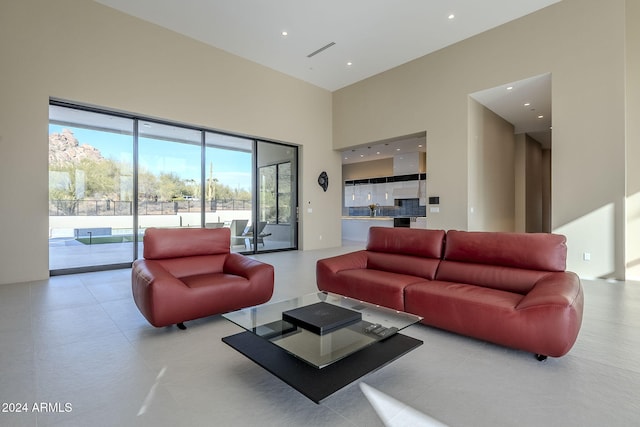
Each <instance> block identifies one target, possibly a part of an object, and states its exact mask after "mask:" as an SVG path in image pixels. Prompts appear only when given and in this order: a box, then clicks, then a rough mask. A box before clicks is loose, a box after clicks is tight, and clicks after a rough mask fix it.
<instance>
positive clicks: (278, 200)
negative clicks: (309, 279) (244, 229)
mask: <svg viewBox="0 0 640 427" xmlns="http://www.w3.org/2000/svg"><path fill="white" fill-rule="evenodd" d="M256 151H257V170H258V179H257V185H256V187H257V191H256V194H257V198H258V209H257V211H258V221H257V224H258V229H257V230H256V232H255V236H253V241H254V242H255V243H256V244H255V245H254V249H255V250H256V251H262V250H274V249H295V248H297V232H298V227H297V225H298V218H297V217H298V215H297V213H298V212H297V206H298V202H297V191H296V189H297V176H298V174H297V170H298V166H297V158H298V153H297V148H296V147H293V146H290V145H284V144H277V143H272V142H264V141H258V143H257V148H256Z"/></svg>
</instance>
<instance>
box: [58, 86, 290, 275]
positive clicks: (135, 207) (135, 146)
mask: <svg viewBox="0 0 640 427" xmlns="http://www.w3.org/2000/svg"><path fill="white" fill-rule="evenodd" d="M49 105H50V106H59V107H65V108H69V109H73V110H79V111H85V112H89V113H96V114H104V115H110V116H113V117H119V118H125V119H129V120H131V121H132V139H133V142H132V152H133V162H132V163H133V179H132V182H133V191H132V193H133V195H132V197H133V203H132V215H133V220H132V227H133V230H134V232H133V253H132V260H131V261H130V262H129V261H127V262H124V263H118V264H98V265H91V266H86V267H70V268H59V269H51V268H50V269H49V274H50V275H51V276H55V275H62V274H74V273H83V272H90V271H103V270H113V269H122V268H129V267H131V265H132V263H133V261H135V260H136V259H138V258H140V257H141V255H140V250H139V248H140V244H141V242H140V240H141V239H140V236H139V233H138V231H139V226H140V220H139V215H140V209H139V201H138V196H139V184H140V180H139V166H140V159H139V138H140V133H139V125H140V122H141V121H145V122H152V123H158V124H161V125H167V126H176V127H181V128H185V129H191V130H197V131H199V132H200V133H201V157H200V170H201V174H200V175H201V183H200V194H201V197H200V209H201V215H200V227H205V222H206V221H205V215H206V209H205V203H206V201H205V192H206V186H205V182H206V155H205V152H206V147H207V145H206V134H207V133H208V132H210V133H214V134H219V135H226V136H230V137H234V138H245V139H247V140H250V141H252V147H253V152H252V178H253V179H252V180H251V182H252V184H253V188H252V189H251V193H252V209H251V210H252V212H251V214H252V217H253V218H255V219H256V220H257V218H259V188H260V187H259V182H258V180H259V173H258V166H257V165H258V150H259V145H260V143H268V144H276V145H281V146H283V147H287V148H290V149H292V150H293V155H292V157H291V159H292V168H291V173H292V174H295V180H293V182H295V188H292V189H291V197H292V199H295V200H292V203H291V227H292V229H291V233H292V236H291V237H292V240H291V241H292V244H291V245H290V246H289V247H280V248H274V249H258V245H257V244H254V245H252V246H253V247H252V248H250V250H247V251H240V253H243V254H257V253H267V252H280V251H288V250H298V248H299V242H298V236H299V235H298V233H299V231H298V230H299V227H298V226H299V217H298V200H299V189H300V185H299V182H300V180H299V166H298V165H299V163H300V160H299V153H300V150H299V147H298V146H297V145H294V144H287V143H283V142H278V141H270V140H268V139H265V138H259V139H258V138H255V137H253V138H252V137H247V136H243V135H236V134H233V133H229V132H222V131H219V130H215V129H208V128H204V127H200V126H191V125H188V124H184V123H177V122H171V121H167V120H159V119H155V118H150V117H146V116H143V115H138V114H130V113H126V112H120V111H113V110H109V109H106V108H100V107H94V106H87V105H82V104H78V103H74V102H69V101H66V100H62V99H57V98H50V99H49ZM253 230H254V235H253V241H254V242H257V239H258V233H257V229H256V227H254V229H253Z"/></svg>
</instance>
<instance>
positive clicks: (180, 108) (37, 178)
mask: <svg viewBox="0 0 640 427" xmlns="http://www.w3.org/2000/svg"><path fill="white" fill-rule="evenodd" d="M0 58H2V60H1V61H2V78H1V79H0V144H1V147H2V156H0V179H1V180H2V183H3V184H2V193H1V195H2V200H3V202H2V203H1V204H0V206H1V207H0V217H1V218H2V221H0V235H1V236H2V243H0V283H9V282H20V281H27V280H34V279H42V278H45V277H47V276H48V244H47V242H48V240H47V239H48V233H47V228H48V217H47V199H48V188H47V183H48V174H47V169H48V165H47V158H48V157H47V153H48V138H47V136H48V135H47V134H48V130H47V127H48V102H49V97H55V98H61V99H65V100H70V101H74V102H78V103H84V104H89V105H96V106H100V107H106V108H110V109H115V110H122V111H127V112H133V113H137V114H143V115H147V116H151V117H156V118H161V119H166V120H170V121H176V122H183V123H187V124H194V125H199V126H204V127H207V128H212V129H219V130H224V131H229V132H236V133H240V134H244V135H250V136H258V137H263V138H268V139H272V140H278V141H284V142H288V143H294V144H299V145H300V146H301V164H300V174H301V177H300V182H301V184H302V189H301V194H300V205H301V206H304V208H303V209H301V224H300V231H301V245H302V248H304V249H314V248H319V247H330V246H339V245H340V215H339V212H340V207H341V194H342V190H341V187H342V185H340V184H339V183H340V182H341V181H342V178H341V162H340V157H339V155H338V154H337V153H336V152H334V151H333V150H332V149H331V138H332V134H331V128H332V116H331V108H332V106H331V93H330V92H328V91H325V90H323V89H319V88H317V87H315V86H312V85H310V84H307V83H304V82H302V81H300V80H296V79H293V78H291V77H288V76H285V75H283V74H280V73H278V72H275V71H273V70H270V69H268V68H265V67H262V66H260V65H257V64H255V63H251V62H249V61H246V60H243V59H240V58H238V57H235V56H233V55H230V54H228V53H225V52H223V51H220V50H217V49H214V48H211V47H208V46H206V45H204V44H202V43H199V42H196V41H194V40H191V39H189V38H186V37H183V36H180V35H177V34H176V33H173V32H171V31H168V30H165V29H162V28H160V27H158V26H155V25H152V24H149V23H146V22H143V21H140V20H138V19H135V18H132V17H129V16H127V15H124V14H122V13H119V12H117V11H115V10H113V9H110V8H106V7H104V6H102V5H100V4H98V3H95V2H92V1H84V0H60V1H55V2H51V1H48V0H21V1H17V2H8V1H3V2H1V3H0ZM323 170H326V171H327V173H328V174H329V177H330V178H332V179H333V181H332V182H333V183H334V185H330V186H329V189H328V191H327V192H326V193H324V192H323V191H322V189H321V188H320V187H319V186H318V184H317V183H316V180H317V177H318V175H319V174H320V172H322V171H323ZM308 208H311V212H309V210H308ZM321 234H322V240H320V235H321Z"/></svg>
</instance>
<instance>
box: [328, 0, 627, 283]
mask: <svg viewBox="0 0 640 427" xmlns="http://www.w3.org/2000/svg"><path fill="white" fill-rule="evenodd" d="M630 1H631V0H630ZM625 6H626V2H625V0H612V1H608V2H602V1H599V0H564V1H562V2H560V3H557V4H554V5H552V6H550V7H548V8H545V9H543V10H541V11H539V12H536V13H533V14H531V15H528V16H526V17H524V18H522V19H518V20H516V21H513V22H510V23H508V24H505V25H503V26H500V27H498V28H496V29H494V30H491V31H487V32H485V33H483V34H480V35H478V36H475V37H472V38H470V39H467V40H465V41H463V42H461V43H458V44H456V45H453V46H451V47H448V48H446V49H443V50H440V51H438V52H435V53H433V54H431V55H427V56H424V57H422V58H419V59H416V60H414V61H412V62H409V63H407V64H405V65H402V66H400V67H397V68H395V69H393V70H390V71H388V72H385V73H383V74H380V75H378V76H374V77H371V78H369V79H367V80H364V81H362V82H359V83H356V84H354V85H352V86H349V87H346V88H344V89H342V90H340V91H337V92H335V93H334V96H333V119H334V123H333V135H334V139H333V144H334V147H335V148H336V149H344V148H347V147H349V146H352V145H359V144H362V143H365V142H367V141H376V140H381V139H387V138H392V137H394V136H397V135H406V134H410V133H414V132H417V131H420V130H426V131H427V134H428V135H429V138H428V143H429V145H428V150H429V156H428V159H427V163H428V166H427V167H428V170H429V193H430V194H438V195H439V196H440V197H441V199H440V200H441V204H440V213H439V214H432V215H431V216H430V219H429V227H431V228H444V229H452V228H457V229H465V228H467V224H468V220H469V204H468V201H469V197H470V195H471V192H470V189H469V188H468V182H469V176H468V168H467V165H468V164H469V159H468V156H469V151H468V147H467V145H468V144H467V140H468V134H469V129H468V117H467V115H468V108H467V97H468V94H470V93H474V92H476V91H479V90H482V89H487V88H492V87H495V86H498V85H500V84H505V83H508V82H514V81H517V80H520V79H523V78H527V77H530V76H535V75H539V74H542V73H546V72H550V73H552V76H553V88H552V111H553V118H552V122H553V157H552V182H553V187H552V197H551V198H552V228H553V230H555V231H558V232H562V233H565V234H566V235H567V238H568V247H569V253H568V263H567V265H568V268H569V269H571V270H573V271H576V272H578V273H579V274H584V275H589V276H597V277H617V278H623V277H624V275H625V255H624V251H625V244H624V236H625V215H624V206H625V53H626V52H625ZM629 9H633V10H635V9H637V6H636V5H634V6H633V7H631V6H630V7H629ZM634 16H635V18H637V13H636V12H634ZM633 22H638V20H637V19H636V20H634V21H633ZM634 44H635V46H636V47H637V42H634ZM636 75H637V74H636ZM594 230H598V231H597V232H594ZM584 252H589V253H591V261H583V259H582V254H583V253H584Z"/></svg>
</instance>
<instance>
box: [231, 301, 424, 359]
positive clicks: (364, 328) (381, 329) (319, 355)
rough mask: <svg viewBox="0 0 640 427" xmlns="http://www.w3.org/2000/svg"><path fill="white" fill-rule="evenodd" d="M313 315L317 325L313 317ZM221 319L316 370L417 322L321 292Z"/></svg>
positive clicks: (404, 315)
mask: <svg viewBox="0 0 640 427" xmlns="http://www.w3.org/2000/svg"><path fill="white" fill-rule="evenodd" d="M327 305H330V306H327ZM303 307H304V308H303ZM301 310H302V311H301ZM318 313H320V316H321V319H320V320H318V318H317V317H314V316H316V315H318ZM309 316H311V317H309ZM323 316H324V317H323ZM327 316H328V317H327ZM223 317H225V318H226V319H228V320H230V321H231V322H233V323H235V324H237V325H238V326H240V327H242V328H244V329H246V330H247V331H250V332H252V333H254V334H255V335H257V336H260V337H262V338H264V339H266V340H268V341H270V342H272V343H273V344H275V345H277V346H278V347H280V348H282V349H284V350H285V351H287V352H288V353H290V354H292V355H293V356H295V357H297V358H299V359H302V360H304V361H305V362H307V363H309V364H310V365H312V366H315V367H316V368H323V367H325V366H327V365H330V364H331V363H333V362H336V361H338V360H340V359H342V358H344V357H346V356H348V355H350V354H352V353H354V352H356V351H358V350H361V349H363V348H365V347H367V346H369V345H371V344H373V343H376V342H378V341H380V340H383V339H385V338H388V337H390V336H392V335H393V334H395V333H396V332H397V331H399V330H402V329H404V328H406V327H407V326H409V325H412V324H414V323H417V322H419V321H420V320H422V318H421V317H420V316H415V315H413V314H408V313H404V312H401V311H397V310H392V309H389V308H385V307H380V306H378V305H374V304H370V303H366V302H362V301H358V300H355V299H352V298H349V297H345V296H342V295H337V294H331V293H326V292H316V293H313V294H308V295H304V296H301V297H298V298H293V299H290V300H286V301H280V302H274V303H267V304H263V305H259V306H256V307H249V308H245V309H242V310H238V311H233V312H230V313H226V314H223ZM327 318H328V320H327Z"/></svg>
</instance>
